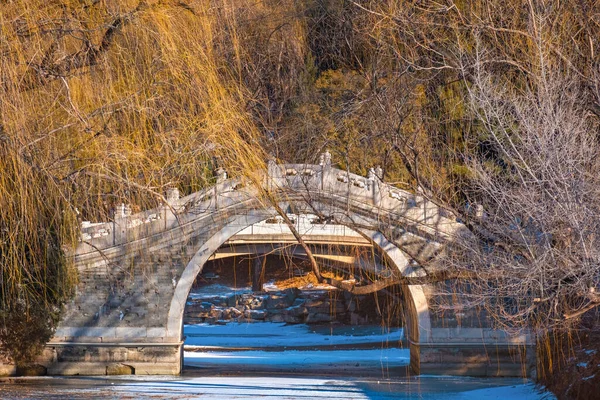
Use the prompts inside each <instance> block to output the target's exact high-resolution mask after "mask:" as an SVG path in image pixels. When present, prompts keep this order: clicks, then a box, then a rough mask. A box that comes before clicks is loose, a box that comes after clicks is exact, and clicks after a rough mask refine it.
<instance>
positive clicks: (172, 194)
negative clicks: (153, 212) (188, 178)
mask: <svg viewBox="0 0 600 400" xmlns="http://www.w3.org/2000/svg"><path fill="white" fill-rule="evenodd" d="M179 197H180V195H179V189H177V188H169V189H167V203H169V204H173V203H175V202H176V201H177V200H179Z"/></svg>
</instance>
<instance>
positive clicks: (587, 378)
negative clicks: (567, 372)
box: [581, 374, 596, 381]
mask: <svg viewBox="0 0 600 400" xmlns="http://www.w3.org/2000/svg"><path fill="white" fill-rule="evenodd" d="M595 376H596V374H594V375H590V376H586V377H585V378H581V380H582V381H589V380H590V379H592V378H593V377H595Z"/></svg>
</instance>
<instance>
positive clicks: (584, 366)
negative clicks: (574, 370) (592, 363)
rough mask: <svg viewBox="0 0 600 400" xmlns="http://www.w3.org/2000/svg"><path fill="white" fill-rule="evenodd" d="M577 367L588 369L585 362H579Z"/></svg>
mask: <svg viewBox="0 0 600 400" xmlns="http://www.w3.org/2000/svg"><path fill="white" fill-rule="evenodd" d="M577 366H578V367H583V368H587V367H588V363H586V362H580V363H577Z"/></svg>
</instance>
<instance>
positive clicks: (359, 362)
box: [0, 323, 554, 400]
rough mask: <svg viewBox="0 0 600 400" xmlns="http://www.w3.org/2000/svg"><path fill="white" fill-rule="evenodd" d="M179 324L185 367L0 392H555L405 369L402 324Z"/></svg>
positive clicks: (310, 395)
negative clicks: (174, 371)
mask: <svg viewBox="0 0 600 400" xmlns="http://www.w3.org/2000/svg"><path fill="white" fill-rule="evenodd" d="M185 334H186V336H187V340H186V348H187V351H186V352H185V365H186V367H187V368H186V370H185V372H184V374H183V375H182V376H179V377H173V376H123V377H40V378H6V379H4V381H3V383H2V384H0V398H2V399H56V398H63V399H96V398H101V399H180V400H183V399H256V398H265V399H297V400H301V399H302V400H306V399H372V400H376V399H425V400H429V399H443V400H460V399H463V400H479V399H483V400H485V399H490V400H491V399H497V400H506V399H517V400H542V399H554V396H552V395H551V394H549V393H547V392H540V391H539V390H538V389H537V388H536V387H535V386H534V385H533V384H532V383H530V382H528V381H526V380H523V379H510V378H465V377H449V376H409V375H407V368H406V367H407V365H408V362H409V354H408V350H407V349H404V348H401V345H402V341H401V337H402V330H401V329H391V330H388V329H385V328H381V327H376V326H370V327H364V326H363V327H360V328H359V327H356V328H353V327H347V326H346V327H344V326H342V327H336V328H325V327H312V328H310V327H308V326H306V325H284V324H276V323H254V324H237V323H236V324H227V325H205V324H199V325H194V326H186V328H185ZM227 346H230V347H227Z"/></svg>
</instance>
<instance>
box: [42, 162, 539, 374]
mask: <svg viewBox="0 0 600 400" xmlns="http://www.w3.org/2000/svg"><path fill="white" fill-rule="evenodd" d="M262 185H263V188H264V189H265V190H267V191H269V193H271V194H272V195H274V196H275V199H276V200H275V201H277V205H278V207H279V208H280V209H282V210H285V211H286V212H287V213H288V214H290V215H291V214H293V215H294V216H296V217H297V220H296V221H295V222H294V223H295V224H297V227H296V228H297V230H298V231H299V232H300V233H301V234H302V235H303V237H304V238H305V240H306V242H307V243H309V245H311V246H321V247H320V249H321V250H318V251H316V252H315V253H316V256H317V257H321V258H322V259H326V258H330V259H331V258H333V259H336V260H337V261H342V262H351V263H353V262H354V261H355V260H351V259H349V258H348V257H350V256H351V255H350V254H343V251H339V252H337V253H335V252H333V253H332V254H327V251H324V250H323V249H326V248H327V246H337V248H338V249H344V248H345V247H367V248H372V249H373V250H374V251H375V252H376V253H378V254H380V257H381V259H385V261H386V262H385V264H388V265H392V266H393V268H394V271H395V273H396V274H398V275H403V276H409V277H410V276H425V275H427V274H428V273H430V272H431V271H430V270H428V269H427V267H422V266H419V265H417V263H416V262H414V260H411V258H410V257H409V256H407V254H411V257H413V258H415V259H418V260H423V259H429V258H431V257H435V254H436V253H437V252H438V251H439V250H440V248H441V247H442V246H443V245H444V243H445V242H447V241H448V240H449V239H451V237H452V235H454V234H455V233H456V232H457V231H458V230H460V229H461V225H460V224H459V223H457V222H456V221H455V220H454V219H453V218H452V216H450V215H447V214H446V213H444V212H443V210H441V209H439V208H438V207H436V206H435V205H434V204H432V203H430V202H428V201H427V200H425V199H424V198H422V197H420V196H417V195H413V194H411V193H408V192H405V191H402V190H398V189H396V188H393V187H390V186H388V185H386V184H384V183H382V182H381V181H380V180H379V178H378V177H377V176H376V174H374V173H370V174H369V177H367V178H364V177H361V176H358V175H354V174H348V173H347V172H345V171H340V170H338V169H335V168H333V167H331V165H330V162H328V160H327V158H326V157H325V159H324V161H323V162H322V165H275V164H270V165H269V167H268V170H267V171H266V173H265V174H264V176H263V177H262ZM257 193H258V191H257V190H256V188H255V187H253V186H251V185H245V183H244V182H243V181H241V180H235V179H231V180H227V179H219V180H218V182H217V184H216V185H215V186H214V187H212V188H210V189H208V190H204V191H202V192H198V193H194V194H192V195H190V196H187V197H184V198H181V199H180V198H179V196H178V194H177V192H176V191H172V192H171V193H169V194H168V196H167V198H168V204H166V205H164V206H162V207H160V208H158V209H154V210H149V211H145V212H142V213H138V214H135V215H130V214H129V213H128V212H127V210H126V207H123V208H122V209H121V210H120V211H119V213H117V215H116V216H115V218H114V221H112V222H109V223H101V224H87V225H84V228H83V237H82V242H81V244H80V246H79V247H78V248H77V251H76V254H75V264H76V266H77V269H78V271H79V284H78V287H77V292H76V296H75V298H74V299H73V301H72V302H71V303H70V304H68V306H67V308H66V311H65V313H64V315H63V319H62V321H61V323H60V326H59V328H58V329H57V331H56V334H55V336H54V338H53V339H52V340H51V342H50V343H48V344H47V346H46V349H45V352H44V354H43V355H42V357H41V358H40V360H39V362H40V363H41V364H43V365H45V366H46V367H47V368H48V373H50V374H82V375H83V374H86V375H89V374H106V373H109V374H110V373H136V374H177V373H179V372H180V370H181V361H182V360H181V350H182V319H183V310H184V307H185V304H186V299H187V295H188V293H189V290H190V288H191V286H192V284H193V282H194V280H195V278H196V276H197V275H198V273H199V272H200V271H201V270H202V267H203V265H204V264H205V263H206V262H207V261H208V260H209V259H210V258H211V257H213V258H215V257H226V256H229V255H234V254H242V253H245V252H248V253H250V252H259V253H265V252H267V251H268V248H270V249H274V248H278V249H280V248H281V246H284V245H289V244H293V243H294V242H295V239H294V237H293V235H291V232H287V231H285V229H287V227H286V226H285V225H282V224H281V223H280V221H279V220H278V218H280V217H279V214H278V213H277V211H276V208H275V207H273V206H272V205H270V204H269V203H268V202H267V201H266V200H265V199H264V197H262V196H260V195H258V194H257ZM302 215H304V216H305V217H301V216H302ZM310 215H319V216H320V218H316V217H315V218H310V217H308V216H310ZM311 219H312V220H311ZM295 251H297V252H299V253H301V252H302V250H301V249H299V248H297V249H296V250H295ZM344 257H347V258H344ZM381 269H382V267H381V265H380V266H379V267H378V266H377V263H376V265H375V270H376V271H377V270H381ZM445 288H446V286H445V285H444V284H443V283H442V284H431V285H403V287H402V289H403V298H404V299H405V302H406V306H405V307H404V308H405V309H406V314H407V315H406V316H405V320H406V321H407V331H408V340H409V343H410V350H411V367H412V369H413V371H415V372H421V373H451V374H477V375H481V374H483V375H520V374H522V373H523V371H525V368H524V367H523V365H525V366H528V365H529V364H530V363H529V362H526V363H523V361H524V360H531V354H532V349H531V348H530V347H529V346H528V345H529V342H528V338H526V337H512V336H509V335H508V334H507V333H505V332H503V331H498V330H494V329H492V328H491V325H490V324H489V322H488V321H487V319H486V318H485V315H483V314H478V313H476V311H475V310H472V309H470V310H464V309H463V310H460V312H455V311H448V310H445V311H444V312H443V314H442V313H440V312H438V307H437V306H438V305H439V304H440V303H444V302H446V303H450V304H454V303H455V302H456V301H457V299H458V300H460V294H455V295H452V296H451V295H444V294H442V293H443V291H444V289H445Z"/></svg>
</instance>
